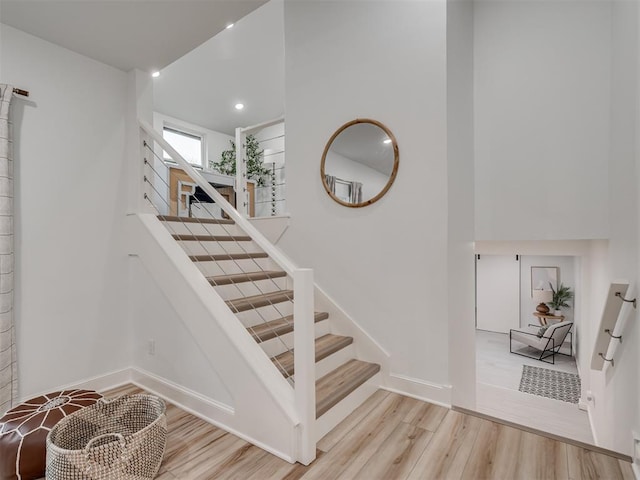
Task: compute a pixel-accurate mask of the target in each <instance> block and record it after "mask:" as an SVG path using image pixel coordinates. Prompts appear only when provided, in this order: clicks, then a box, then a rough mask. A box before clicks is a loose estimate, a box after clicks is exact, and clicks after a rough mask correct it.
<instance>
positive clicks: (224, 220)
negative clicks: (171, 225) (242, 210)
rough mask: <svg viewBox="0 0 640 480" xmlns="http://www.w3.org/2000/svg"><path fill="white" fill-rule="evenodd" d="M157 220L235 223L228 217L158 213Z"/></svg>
mask: <svg viewBox="0 0 640 480" xmlns="http://www.w3.org/2000/svg"><path fill="white" fill-rule="evenodd" d="M158 220H160V221H161V222H180V223H210V224H214V225H233V224H234V223H236V222H234V221H233V220H231V219H228V218H198V217H177V216H175V215H158Z"/></svg>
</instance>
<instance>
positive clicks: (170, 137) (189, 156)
mask: <svg viewBox="0 0 640 480" xmlns="http://www.w3.org/2000/svg"><path fill="white" fill-rule="evenodd" d="M162 136H163V138H164V139H165V140H166V141H167V142H168V143H169V145H171V146H172V147H173V148H175V149H176V151H177V152H178V153H179V154H180V155H182V156H183V157H184V159H185V160H186V161H187V162H189V163H191V164H192V165H195V166H198V167H202V137H199V136H198V135H193V134H190V133H186V132H181V131H180V130H176V129H174V128H170V127H164V129H163V131H162ZM164 159H165V160H171V158H170V157H169V155H168V154H167V152H164Z"/></svg>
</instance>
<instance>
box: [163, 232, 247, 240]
mask: <svg viewBox="0 0 640 480" xmlns="http://www.w3.org/2000/svg"><path fill="white" fill-rule="evenodd" d="M171 236H172V237H173V238H174V240H178V241H182V242H248V241H250V240H251V237H249V236H247V235H191V234H186V233H174V234H173V235H171Z"/></svg>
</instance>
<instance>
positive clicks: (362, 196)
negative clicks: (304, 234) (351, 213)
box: [320, 119, 398, 207]
mask: <svg viewBox="0 0 640 480" xmlns="http://www.w3.org/2000/svg"><path fill="white" fill-rule="evenodd" d="M320 170H321V175H322V182H323V185H324V188H325V190H326V191H327V193H328V194H329V195H330V196H331V198H333V199H334V200H335V201H336V202H338V203H340V204H341V205H345V206H347V207H364V206H366V205H371V204H372V203H373V202H375V201H377V200H379V199H380V198H381V197H382V196H383V195H384V194H385V193H386V192H387V190H389V188H390V187H391V184H392V183H393V180H394V179H395V176H396V173H397V170H398V145H397V143H396V139H395V137H394V136H393V134H392V133H391V132H390V131H389V129H388V128H387V127H385V126H384V125H383V124H381V123H380V122H377V121H376V120H371V119H356V120H353V121H351V122H349V123H346V124H345V125H343V126H342V127H340V128H339V129H338V130H337V131H336V133H334V134H333V136H332V137H331V138H330V139H329V142H327V146H326V147H325V149H324V153H323V155H322V163H321V168H320Z"/></svg>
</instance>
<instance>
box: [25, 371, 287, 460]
mask: <svg viewBox="0 0 640 480" xmlns="http://www.w3.org/2000/svg"><path fill="white" fill-rule="evenodd" d="M127 383H131V384H133V385H136V386H137V387H140V388H142V389H144V390H145V391H147V392H149V393H151V394H153V395H157V396H158V397H160V398H162V399H164V400H165V401H167V402H169V403H172V404H173V405H175V406H177V407H178V408H180V409H182V410H184V411H185V412H188V413H190V414H191V415H194V416H195V417H198V418H200V419H202V420H204V421H205V422H207V423H210V424H212V425H214V426H215V427H218V428H220V429H221V430H224V431H226V432H229V433H231V434H232V435H235V436H237V437H239V438H241V439H243V440H245V441H247V442H249V443H251V444H253V445H255V446H257V447H259V448H261V449H262V450H265V451H267V452H269V453H272V454H273V455H275V456H277V457H280V458H282V459H283V460H285V461H287V462H289V463H294V462H295V461H296V460H295V458H293V457H292V456H291V455H287V454H285V453H283V452H281V451H279V450H276V449H274V448H272V447H270V446H269V445H266V444H264V443H263V442H260V441H257V440H255V439H253V438H251V437H250V436H249V435H246V434H244V433H242V432H240V431H238V430H237V429H236V428H234V427H233V426H232V425H233V424H234V423H235V422H234V417H235V411H234V409H233V407H231V406H229V405H226V404H224V403H222V402H218V401H216V400H214V399H211V398H208V397H205V396H203V395H201V394H199V393H197V392H194V391H193V390H189V389H188V388H184V387H182V386H180V385H178V384H176V383H173V382H171V381H169V380H167V379H164V378H162V377H159V376H157V375H155V374H153V373H150V372H147V371H145V370H142V369H138V368H133V367H131V368H125V369H122V370H118V371H116V372H111V373H107V374H105V375H101V376H97V377H93V378H89V379H86V380H82V381H80V382H76V383H73V384H70V385H66V386H63V387H58V388H57V389H52V390H49V392H51V391H58V390H68V389H73V388H82V389H87V390H96V391H98V392H100V391H105V390H109V389H112V388H116V387H120V386H122V385H125V384H127ZM44 393H47V392H44ZM33 396H37V395H32V396H30V397H29V398H32V397H33Z"/></svg>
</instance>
